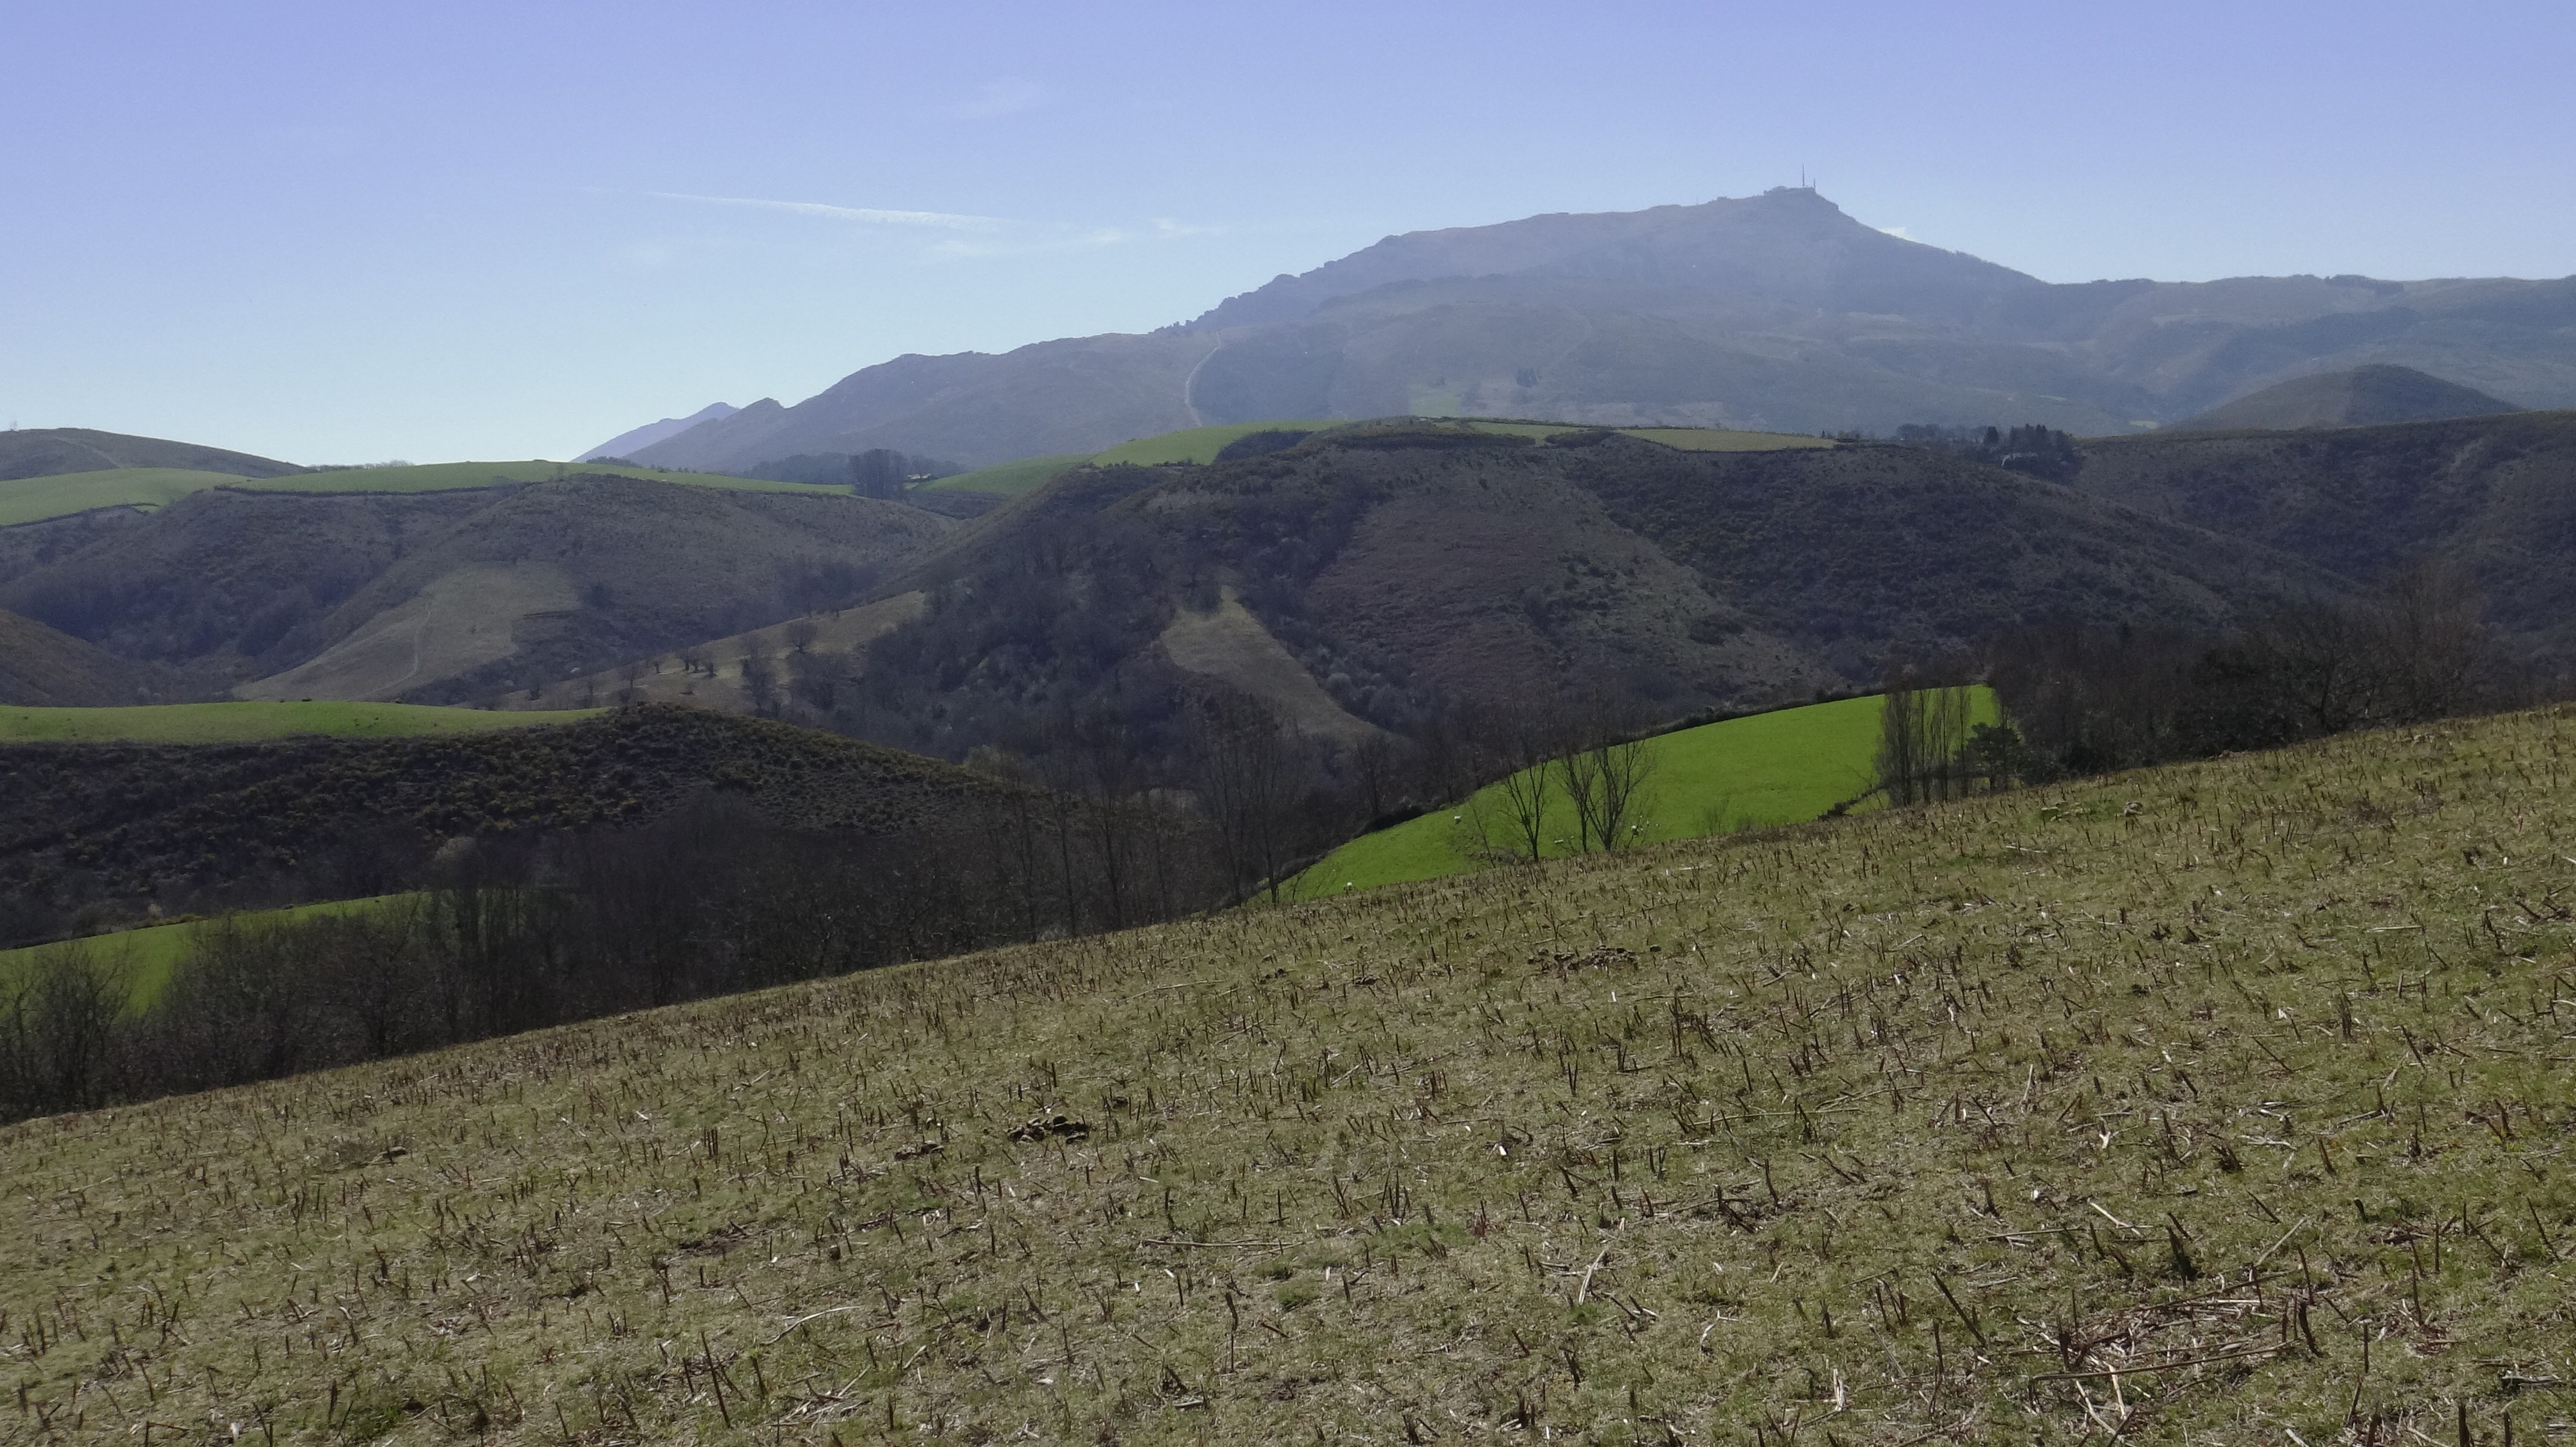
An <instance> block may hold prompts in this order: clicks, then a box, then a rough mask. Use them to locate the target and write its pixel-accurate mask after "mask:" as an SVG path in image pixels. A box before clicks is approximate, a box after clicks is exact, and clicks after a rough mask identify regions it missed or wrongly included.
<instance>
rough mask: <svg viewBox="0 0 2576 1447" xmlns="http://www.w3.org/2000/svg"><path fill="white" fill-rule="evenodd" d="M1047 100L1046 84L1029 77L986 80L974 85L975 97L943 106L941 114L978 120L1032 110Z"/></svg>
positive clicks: (958, 118) (964, 119) (965, 119)
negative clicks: (1040, 83)
mask: <svg viewBox="0 0 2576 1447" xmlns="http://www.w3.org/2000/svg"><path fill="white" fill-rule="evenodd" d="M1046 102H1047V92H1046V87H1044V86H1041V85H1038V84H1036V83H1034V82H1032V81H1025V80H988V81H986V82H984V83H983V84H982V85H980V86H977V87H976V88H975V98H974V99H972V100H964V101H959V102H957V103H956V104H955V105H950V106H943V107H941V108H940V114H941V115H944V116H947V117H948V118H949V119H951V120H959V121H980V120H986V119H989V118H991V117H993V116H1007V115H1016V114H1018V113H1019V112H1021V111H1028V110H1035V109H1037V108H1038V107H1039V106H1042V105H1044V104H1046Z"/></svg>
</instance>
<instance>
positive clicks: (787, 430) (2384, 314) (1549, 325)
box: [636, 188, 2576, 470]
mask: <svg viewBox="0 0 2576 1447" xmlns="http://www.w3.org/2000/svg"><path fill="white" fill-rule="evenodd" d="M2571 318H2576V278H2569V279H2561V280H2556V281H2517V280H2511V279H2485V280H2436V281H2412V282H2398V281H2378V280H2373V279H2370V278H2367V277H2359V276H2336V277H2322V278H2321V277H2315V276H2293V277H2240V278H2234V279H2230V280H2225V281H2214V282H2195V283H2168V282H2155V281H2148V280H2125V281H2096V282H2085V283H2080V284H2065V285H2059V284H2051V283H2046V282H2042V281H2039V280H2037V279H2036V278H2033V277H2030V276H2025V275H2023V274H2021V273H2019V272H2015V271H2012V270H2009V269H2008V268H2005V267H2000V266H1996V265H1993V264H1992V263H1989V262H1985V261H1981V260H1979V259H1977V258H1975V257H1971V256H1966V255H1963V254H1960V253H1956V252H1949V251H1943V250H1940V249H1938V248H1935V247H1930V246H1924V245H1919V244H1917V243H1914V242H1910V241H1906V240H1902V239H1900V238H1897V237H1894V236H1890V235H1887V234H1885V233H1883V232H1880V231H1878V230H1875V229H1873V228H1872V227H1870V226H1868V225H1866V224H1864V223H1862V222H1860V221H1859V220H1856V219H1854V218H1853V217H1851V216H1848V215H1846V214H1844V213H1843V212H1842V211H1841V210H1840V209H1839V208H1837V207H1836V206H1834V205H1833V203H1831V202H1830V201H1827V200H1826V199H1825V198H1823V197H1822V196H1819V195H1817V194H1816V193H1815V192H1813V191H1808V190H1795V189H1785V188H1784V189H1780V190H1775V191H1771V192H1767V193H1765V194H1763V195H1761V196H1755V197H1747V198H1742V199H1727V200H1717V201H1710V202H1707V203H1704V204H1701V205H1693V206H1662V207H1656V208H1653V209H1651V210H1646V211H1638V212H1622V213H1603V214H1597V215H1554V216H1537V217H1530V218H1526V219H1524V220H1519V221H1511V222H1505V223H1502V224H1499V225H1493V226H1479V227H1461V228H1453V229H1449V230H1443V231H1429V232H1416V233H1411V234H1408V235H1405V236H1395V237H1389V238H1387V239H1386V240H1384V241H1381V242H1379V243H1378V244H1376V245H1374V246H1371V247H1368V248H1365V249H1363V250H1361V251H1359V252H1356V253H1354V254H1352V255H1350V256H1347V257H1343V258H1341V259H1339V260H1336V261H1331V262H1328V263H1326V264H1325V265H1323V266H1320V267H1318V268H1316V269H1314V270H1312V271H1309V272H1307V273H1305V274H1303V275H1300V276H1283V277H1280V278H1278V279H1277V280H1275V281H1272V282H1271V283H1269V284H1268V285H1266V286H1263V287H1260V288H1257V289H1256V290H1254V291H1251V292H1247V293H1245V294H1243V295H1241V296H1237V297H1235V298H1232V299H1230V300H1228V301H1226V302H1224V303H1223V304H1221V305H1219V306H1217V307H1215V308H1213V309H1211V310H1210V311H1208V312H1207V313H1205V314H1203V315H1201V316H1200V317H1198V318H1197V319H1196V320H1194V321H1191V322H1188V323H1182V324H1177V325H1174V326H1171V327H1166V328H1163V329H1162V330H1159V331H1156V332H1153V333H1150V334H1142V335H1106V336H1096V337H1082V338H1067V339H1061V340H1056V341H1047V342H1039V343H1036V344H1034V345H1031V346H1027V347H1022V348H1020V349H1018V350H1015V351H1012V352H1008V353H1003V354H999V355H987V354H981V353H961V354H957V355H952V356H939V357H927V356H904V357H898V358H896V359H894V360H892V361H889V362H885V363H881V364H879V365H876V366H872V367H867V368H864V369H862V370H860V371H857V372H854V373H852V374H850V375H849V376H847V377H845V378H843V379H842V380H841V381H839V382H837V383H835V384H833V385H832V386H831V387H829V388H827V389H825V390H824V391H823V392H821V393H818V394H817V395H815V396H813V397H811V398H808V399H806V400H805V401H803V402H800V403H798V404H796V405H795V406H792V407H790V406H784V405H781V404H780V403H779V402H777V401H776V400H774V399H767V398H764V399H762V400H761V401H759V402H756V403H754V404H752V405H751V406H749V407H746V408H744V409H742V411H740V412H739V413H736V414H734V415H732V416H728V417H724V418H720V419H716V420H713V421H709V422H705V423H701V424H699V425H698V426H695V427H692V428H689V429H688V430H686V431H684V432H681V433H679V434H677V435H676V436H672V437H669V438H666V439H664V440H663V441H660V442H658V443H655V444H653V445H652V446H650V447H646V448H644V449H642V450H641V451H640V452H639V453H638V454H637V455H636V460H638V461H642V462H651V463H657V464H660V465H664V466H676V467H699V468H710V469H715V470H725V469H732V468H742V467H748V466H751V465H754V464H755V463H757V462H759V461H761V460H762V459H764V458H771V457H781V456H786V455H789V454H793V453H800V452H831V451H839V452H856V451H860V450H863V449H866V448H870V447H887V448H893V449H896V450H901V451H909V452H922V453H929V454H932V455H935V456H940V457H953V458H955V459H957V460H958V461H960V462H961V463H963V464H965V465H967V466H970V467H983V466H989V465H992V464H995V463H1001V462H1008V461H1012V460H1015V459H1020V458H1027V457H1038V456H1060V455H1075V456H1090V455H1093V454H1096V453H1099V452H1101V451H1104V450H1106V449H1108V448H1111V447H1114V446H1116V445H1118V444H1119V443H1121V442H1122V441H1124V440H1126V439H1130V438H1140V437H1148V436H1153V435H1156V434H1160V433H1166V432H1171V431H1174V430H1178V429H1185V428H1191V427H1197V426H1207V425H1218V424H1225V423H1240V422H1252V421H1256V420H1260V419H1265V418H1275V417H1323V418H1337V419H1355V418H1366V417H1377V416H1388V415H1397V414H1407V413H1413V414H1423V415H1444V416H1445V415H1468V416H1511V417H1532V416H1534V417H1544V418H1559V419H1564V420H1566V421H1571V422H1583V423H1592V424H1607V425H1637V424H1667V425H1691V426H1724V427H1734V428H1752V429H1758V430H1769V431H1778V432H1805V433H1814V432H1819V431H1825V432H1836V433H1839V432H1844V431H1849V430H1862V431H1868V432H1874V433H1880V434H1886V433H1891V432H1893V431H1894V430H1895V429H1896V428H1897V427H1898V426H1899V425H1902V424H1906V423H1945V424H1971V425H1977V426H1983V425H1987V424H1997V423H2000V424H2016V423H2032V422H2036V423H2044V424H2046V425H2048V426H2051V427H2055V428H2058V429H2061V430H2066V431H2072V432H2077V433H2083V434H2095V435H2116V434H2126V433H2131V432H2135V431H2138V430H2140V429H2141V428H2143V427H2148V426H2152V425H2155V424H2158V423H2170V422H2173V421H2176V420H2178V419H2181V418H2185V417H2192V416H2196V415H2198V414H2200V413H2202V412H2205V411H2206V410H2207V409H2209V408H2210V407H2212V406H2214V405H2217V404H2219V403H2221V402H2224V401H2226V400H2227V399H2229V398H2233V397H2238V396H2241V395H2243V394H2245V393H2246V392H2248V391H2251V390H2253V389H2256V388H2260V387H2265V386H2269V385H2271V384H2273V383H2277V382H2283V381H2287V380H2290V379H2293V378H2298V377H2302V376H2306V375H2308V374H2311V373H2320V372H2335V371H2341V370H2346V369H2350V368H2353V367H2357V366H2364V365H2395V366H2404V367H2412V368H2418V369H2422V370H2426V371H2430V372H2432V373H2435V374H2437V375H2439V376H2443V377H2448V378H2453V379H2455V380H2457V381H2458V382H2459V383H2461V384H2463V385H2466V386H2469V387H2473V388H2476V389H2478V390H2481V391H2483V392H2487V393H2491V394H2493V395H2495V396H2497V397H2499V398H2503V399H2506V400H2508V401H2510V402H2511V403H2513V404H2516V405H2521V406H2528V407H2567V406H2576V342H2571V341H2570V340H2569V338H2570V336H2571V333H2570V332H2569V330H2568V323H2569V321H2570V319H2571Z"/></svg>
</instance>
